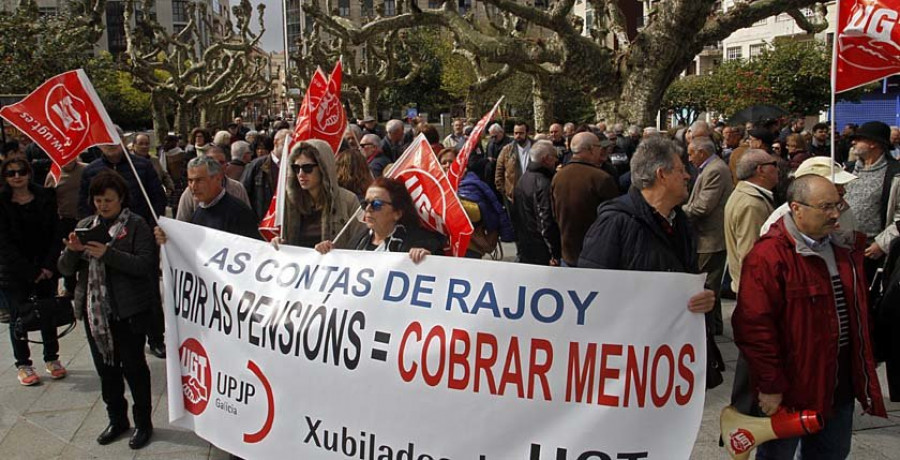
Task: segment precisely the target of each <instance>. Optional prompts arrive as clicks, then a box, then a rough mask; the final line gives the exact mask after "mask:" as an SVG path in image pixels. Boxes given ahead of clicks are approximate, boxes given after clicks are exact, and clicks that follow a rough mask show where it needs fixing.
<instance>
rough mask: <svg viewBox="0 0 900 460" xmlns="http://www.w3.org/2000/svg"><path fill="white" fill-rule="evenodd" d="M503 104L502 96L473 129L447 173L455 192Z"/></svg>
mask: <svg viewBox="0 0 900 460" xmlns="http://www.w3.org/2000/svg"><path fill="white" fill-rule="evenodd" d="M501 102H503V96H500V100H499V101H497V103H496V104H494V108H493V109H491V111H490V112H488V113H487V114H485V116H483V117H482V118H481V120H479V121H478V124H476V125H475V128H474V129H472V133H471V134H469V138H468V139H466V144H465V145H463V148H462V150H460V151H459V155H457V156H456V160H454V161H453V164H452V165H450V171H449V172H447V180H449V181H450V186H451V187H452V188H453V190H459V181H460V180H462V176H463V175H465V174H466V166H468V165H469V156H470V155H471V154H472V150H475V146H476V145H478V143H479V142H481V134H482V133H483V132H484V128H485V127H486V126H487V124H488V123H490V121H491V120H493V119H494V113H495V112H496V111H497V107H500V103H501Z"/></svg>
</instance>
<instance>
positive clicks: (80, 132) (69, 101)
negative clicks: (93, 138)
mask: <svg viewBox="0 0 900 460" xmlns="http://www.w3.org/2000/svg"><path fill="white" fill-rule="evenodd" d="M44 111H45V113H46V116H47V120H48V121H49V122H50V125H51V126H53V128H54V129H56V131H57V132H58V133H59V134H60V135H61V137H63V138H64V142H63V144H64V145H65V146H70V145H72V144H73V138H75V139H76V141H75V142H74V143H76V144H77V143H80V142H81V140H83V138H84V137H85V136H86V135H87V129H88V126H90V118H89V115H88V112H87V104H85V103H84V101H83V100H81V99H80V98H78V97H77V96H75V95H73V94H72V93H70V92H69V90H68V89H66V87H65V86H63V85H62V84H58V85H56V86H54V87H53V88H51V89H50V91H48V92H47V99H46V101H45V103H44Z"/></svg>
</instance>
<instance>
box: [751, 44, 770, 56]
mask: <svg viewBox="0 0 900 460" xmlns="http://www.w3.org/2000/svg"><path fill="white" fill-rule="evenodd" d="M765 49H766V44H765V43H756V44H753V45H750V59H754V58H756V57H759V56H760V55H762V53H763V50H765Z"/></svg>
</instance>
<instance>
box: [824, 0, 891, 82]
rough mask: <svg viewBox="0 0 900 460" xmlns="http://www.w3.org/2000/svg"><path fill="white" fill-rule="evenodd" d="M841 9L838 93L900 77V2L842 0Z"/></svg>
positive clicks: (837, 71) (838, 41) (838, 28)
mask: <svg viewBox="0 0 900 460" xmlns="http://www.w3.org/2000/svg"><path fill="white" fill-rule="evenodd" d="M837 5H838V24H837V30H838V34H837V41H836V43H835V51H836V52H835V56H834V59H835V64H834V68H835V70H834V76H833V78H834V91H835V93H840V92H842V91H847V90H851V89H853V88H857V87H859V86H862V85H865V84H867V83H871V82H873V81H877V80H880V79H882V78H885V77H888V76H891V75H895V74H898V73H900V27H897V20H898V19H900V0H841V1H838V2H837Z"/></svg>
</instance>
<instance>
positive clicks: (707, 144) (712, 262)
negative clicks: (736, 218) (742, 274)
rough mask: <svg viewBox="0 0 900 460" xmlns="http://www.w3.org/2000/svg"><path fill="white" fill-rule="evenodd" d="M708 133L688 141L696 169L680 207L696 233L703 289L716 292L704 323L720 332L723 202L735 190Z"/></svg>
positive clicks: (689, 155)
mask: <svg viewBox="0 0 900 460" xmlns="http://www.w3.org/2000/svg"><path fill="white" fill-rule="evenodd" d="M715 152H716V146H715V144H714V143H713V141H712V139H710V138H709V137H695V138H693V139H692V140H691V143H690V145H688V160H690V162H691V164H693V165H694V166H695V167H696V168H697V169H698V170H699V171H700V174H699V175H698V176H697V182H696V183H695V184H694V189H693V190H692V191H691V196H690V198H688V201H687V203H686V204H685V205H684V206H683V207H682V209H683V210H684V213H685V214H686V215H687V216H688V219H690V221H691V223H692V224H693V226H694V230H695V231H696V234H697V256H698V257H697V261H698V265H699V266H700V271H701V272H703V273H706V289H709V290H711V291H713V292H715V293H716V305H715V307H714V308H713V311H711V312H709V313H707V321H706V323H707V327H708V328H709V330H710V331H711V332H714V333H715V334H717V335H721V334H722V333H723V331H724V323H723V322H722V302H721V298H720V295H719V293H720V291H721V287H722V277H723V276H724V275H725V260H726V259H727V252H726V251H725V203H726V202H727V201H728V197H729V196H731V191H732V190H734V185H733V181H732V180H731V169H729V168H728V165H727V164H725V162H724V161H722V159H721V158H719V156H718V155H716V153H715Z"/></svg>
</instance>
